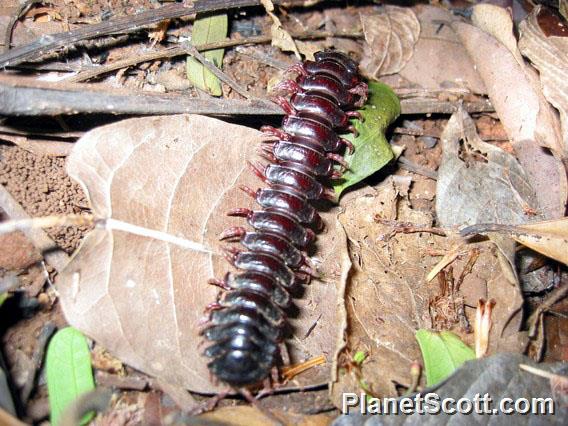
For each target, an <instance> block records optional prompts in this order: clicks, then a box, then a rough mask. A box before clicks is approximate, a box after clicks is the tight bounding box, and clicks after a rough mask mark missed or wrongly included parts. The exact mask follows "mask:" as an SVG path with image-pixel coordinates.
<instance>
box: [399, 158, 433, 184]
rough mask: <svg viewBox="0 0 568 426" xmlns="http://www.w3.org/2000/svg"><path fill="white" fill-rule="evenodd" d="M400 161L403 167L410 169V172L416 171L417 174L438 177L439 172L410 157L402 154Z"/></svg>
mask: <svg viewBox="0 0 568 426" xmlns="http://www.w3.org/2000/svg"><path fill="white" fill-rule="evenodd" d="M398 163H399V164H400V167H401V168H403V169H405V170H408V171H409V172H413V173H416V174H417V175H422V176H426V177H428V178H430V179H433V180H437V179H438V173H436V172H435V171H434V170H430V169H427V168H426V167H422V166H420V165H418V164H416V163H413V162H412V161H410V160H409V159H408V158H405V157H402V156H400V157H398Z"/></svg>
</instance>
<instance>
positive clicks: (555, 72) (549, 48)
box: [519, 6, 568, 156]
mask: <svg viewBox="0 0 568 426" xmlns="http://www.w3.org/2000/svg"><path fill="white" fill-rule="evenodd" d="M541 9H542V7H541V6H537V7H535V8H534V10H533V11H532V13H531V14H530V15H529V16H528V17H527V18H526V19H525V20H524V21H523V22H521V24H520V25H519V31H520V33H521V38H520V40H519V49H520V51H521V53H522V54H523V55H525V56H526V57H527V58H529V59H530V60H531V62H532V63H533V64H534V65H535V66H536V68H537V69H538V71H539V73H540V83H541V84H542V91H543V93H544V96H546V99H548V101H550V103H551V104H552V105H554V107H555V108H556V109H557V110H558V112H559V113H560V124H561V127H562V139H563V148H564V155H565V156H568V37H556V36H553V35H551V36H549V37H547V36H546V35H545V34H544V32H543V31H542V29H541V28H540V26H539V24H538V15H539V12H540V11H541ZM558 24H559V25H563V26H564V27H565V28H566V24H564V23H562V22H561V21H559V23H558Z"/></svg>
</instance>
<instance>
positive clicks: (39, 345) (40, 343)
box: [20, 322, 56, 405]
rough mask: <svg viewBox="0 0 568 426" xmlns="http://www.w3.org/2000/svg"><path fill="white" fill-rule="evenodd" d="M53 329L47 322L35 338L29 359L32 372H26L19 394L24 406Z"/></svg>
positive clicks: (53, 326) (52, 325)
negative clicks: (33, 348)
mask: <svg viewBox="0 0 568 426" xmlns="http://www.w3.org/2000/svg"><path fill="white" fill-rule="evenodd" d="M55 329H56V327H55V325H54V324H53V323H52V322H48V323H47V324H45V325H44V326H43V328H42V329H41V331H40V333H39V336H38V337H37V340H36V347H35V350H34V352H33V354H32V359H31V364H32V368H33V371H30V372H28V377H27V380H26V383H24V386H23V387H22V391H21V392H20V398H21V400H22V403H23V404H24V405H25V404H26V403H27V402H28V399H29V398H30V394H31V393H32V390H33V388H34V384H35V378H36V375H37V373H38V372H39V371H40V369H41V364H42V363H43V355H44V353H45V347H46V345H47V342H48V340H49V338H50V337H51V335H52V334H53V332H54V331H55Z"/></svg>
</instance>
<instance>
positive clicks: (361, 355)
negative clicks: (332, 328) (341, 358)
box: [353, 351, 367, 364]
mask: <svg viewBox="0 0 568 426" xmlns="http://www.w3.org/2000/svg"><path fill="white" fill-rule="evenodd" d="M365 358H367V354H366V353H365V352H363V351H357V352H355V355H353V362H354V363H355V364H363V361H365Z"/></svg>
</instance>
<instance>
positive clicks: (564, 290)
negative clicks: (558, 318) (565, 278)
mask: <svg viewBox="0 0 568 426" xmlns="http://www.w3.org/2000/svg"><path fill="white" fill-rule="evenodd" d="M566 296H568V284H566V283H565V284H563V285H561V287H558V288H556V289H555V290H554V291H553V292H552V293H550V295H549V296H548V297H547V298H546V300H545V301H544V302H542V303H541V304H540V305H539V306H538V308H536V310H535V311H534V312H533V313H532V315H531V316H530V317H529V319H528V321H527V324H528V326H529V337H530V338H531V339H532V338H534V337H535V336H536V333H537V328H538V324H539V322H540V321H542V320H541V317H542V314H544V313H545V312H546V311H548V310H549V309H550V308H552V306H553V305H554V304H556V303H557V302H559V301H560V300H562V299H564V298H565V297H566Z"/></svg>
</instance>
